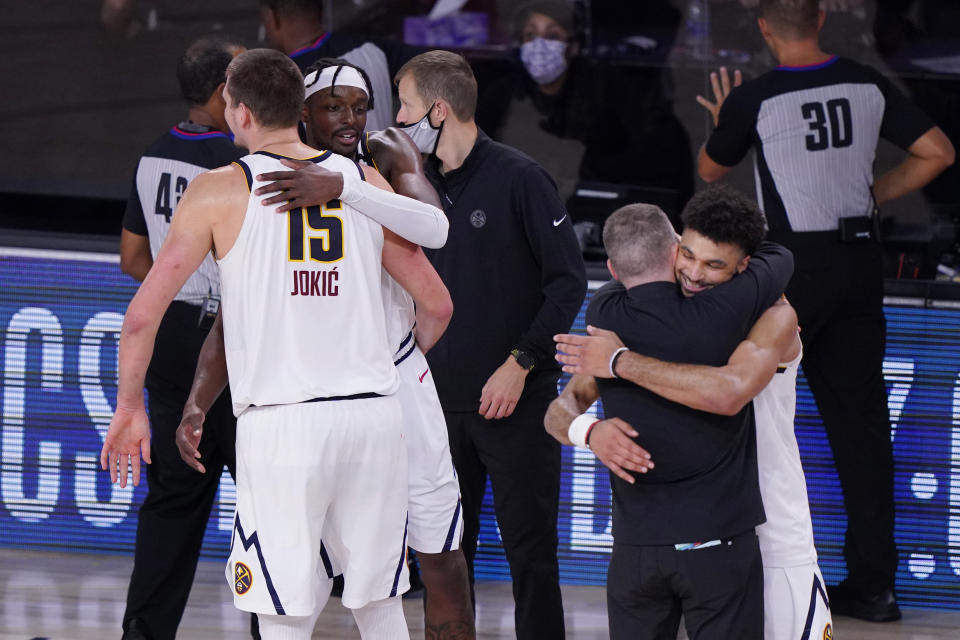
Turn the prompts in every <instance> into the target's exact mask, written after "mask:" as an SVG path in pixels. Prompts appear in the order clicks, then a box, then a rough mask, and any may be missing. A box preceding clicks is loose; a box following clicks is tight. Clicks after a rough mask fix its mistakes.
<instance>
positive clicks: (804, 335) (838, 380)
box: [770, 232, 897, 595]
mask: <svg viewBox="0 0 960 640" xmlns="http://www.w3.org/2000/svg"><path fill="white" fill-rule="evenodd" d="M770 239H771V240H774V241H776V242H781V243H782V244H783V245H784V246H786V247H787V248H789V249H790V250H791V251H793V253H794V259H795V265H796V266H795V271H794V274H793V278H792V279H791V281H790V284H789V286H788V288H787V292H786V293H787V298H788V299H789V300H790V302H791V304H793V306H794V307H795V308H796V310H797V315H798V317H799V322H800V337H801V339H802V340H803V370H804V373H805V374H806V376H807V380H808V381H809V383H810V389H811V391H812V392H813V396H814V398H815V399H816V401H817V407H818V408H819V410H820V415H821V417H822V418H823V423H824V427H825V429H826V432H827V438H828V439H829V441H830V446H831V448H832V449H833V457H834V460H835V462H836V467H837V475H838V476H839V477H840V484H841V487H842V489H843V497H844V502H845V504H846V509H847V534H846V541H845V544H844V549H843V552H844V558H845V559H846V563H847V572H848V581H849V584H850V586H851V588H853V589H854V590H855V591H857V592H859V593H861V594H864V595H874V594H877V593H879V592H881V591H883V590H884V589H890V588H893V586H894V579H895V577H896V570H897V549H896V545H895V543H894V537H893V532H894V502H893V447H892V445H891V442H890V414H889V412H888V409H887V393H886V387H885V386H884V381H883V356H884V349H885V346H886V320H885V318H884V316H883V263H882V255H881V251H880V246H879V245H878V244H876V243H872V242H870V243H863V244H844V243H841V242H839V240H838V237H837V234H836V232H822V233H820V232H817V233H791V234H771V235H770Z"/></svg>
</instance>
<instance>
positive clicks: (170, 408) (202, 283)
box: [123, 122, 243, 640]
mask: <svg viewBox="0 0 960 640" xmlns="http://www.w3.org/2000/svg"><path fill="white" fill-rule="evenodd" d="M242 155H243V154H242V151H241V150H240V149H239V148H238V147H236V146H235V145H234V144H233V141H232V140H231V139H230V137H229V136H227V134H225V133H222V132H220V131H217V130H214V129H211V128H209V127H206V126H202V125H197V124H194V123H191V122H182V123H180V124H179V125H177V126H175V127H173V128H171V129H170V130H169V131H167V132H166V133H164V134H163V135H162V136H160V138H158V139H157V140H156V141H155V142H154V143H153V144H152V145H151V146H150V147H149V148H148V149H147V151H146V153H144V155H143V157H141V158H140V162H139V164H138V165H137V172H136V177H135V179H134V181H135V183H134V186H133V190H132V193H131V195H130V198H129V200H128V202H127V209H126V212H125V213H124V217H123V227H124V229H126V230H127V231H129V232H131V233H135V234H138V235H144V236H148V237H149V240H150V252H151V253H152V254H153V256H154V257H156V255H157V252H158V251H159V249H160V246H161V245H162V244H163V240H164V238H165V237H166V234H167V232H168V231H169V229H170V222H171V220H172V216H173V211H174V209H175V207H176V205H177V201H179V199H180V197H181V196H182V195H183V192H184V191H185V190H186V188H187V185H188V184H189V182H190V181H191V180H192V179H193V178H195V177H196V176H198V175H200V174H201V173H203V172H204V171H207V170H208V169H214V168H217V167H220V166H223V165H227V164H230V163H231V162H233V161H234V160H236V159H237V158H239V157H241V156H242ZM219 296H220V281H219V274H218V272H217V266H216V264H215V263H214V262H213V258H212V256H207V258H206V259H205V260H204V262H203V264H202V265H201V266H200V268H199V269H198V270H197V271H196V272H195V273H194V274H193V275H191V276H190V278H189V280H187V283H186V284H185V285H184V286H183V288H182V289H181V290H180V292H179V293H178V294H177V296H176V299H175V301H174V302H173V303H171V305H170V308H169V310H168V311H167V313H166V314H165V315H164V317H163V320H162V322H161V324H160V328H159V331H158V332H157V339H156V342H155V343H154V350H153V357H152V358H151V360H150V367H149V368H148V369H147V377H146V387H147V392H148V394H149V395H148V403H149V410H150V429H151V438H150V447H151V451H152V453H153V456H152V458H153V462H152V464H150V465H148V466H147V487H148V491H147V497H146V499H145V500H144V502H143V505H142V506H141V507H140V512H139V516H138V519H137V539H136V553H135V556H134V566H133V574H132V575H131V577H130V587H129V589H128V591H127V608H126V611H125V612H124V615H123V628H124V630H125V631H127V630H129V629H130V628H131V627H133V628H135V629H137V630H138V631H140V632H142V633H144V634H146V636H147V637H149V638H151V639H153V640H159V639H164V638H169V639H171V640H172V639H173V638H174V636H175V634H176V630H177V626H178V625H179V624H180V618H181V617H182V616H183V609H184V607H185V606H186V603H187V598H188V596H189V595H190V587H191V585H192V583H193V575H194V573H195V571H196V566H197V560H198V558H199V556H200V546H201V543H202V541H203V533H204V531H205V529H206V525H207V520H208V518H209V516H210V510H211V507H212V505H213V500H214V498H215V497H216V493H217V487H218V485H219V482H220V470H221V469H223V466H224V465H227V467H228V468H229V470H230V472H231V474H232V473H233V470H234V461H235V456H234V440H235V438H236V420H235V419H234V417H233V413H232V410H231V407H230V397H229V392H228V391H225V392H224V394H223V395H222V396H221V397H220V398H219V399H218V400H217V402H216V403H214V405H213V406H212V407H211V409H210V411H209V412H207V415H206V420H205V421H204V430H203V436H202V438H201V441H200V447H199V450H200V452H201V455H202V458H201V462H202V463H203V465H204V466H205V467H206V468H207V469H208V472H207V473H205V474H201V473H198V472H196V471H194V470H193V469H191V468H190V467H188V466H187V465H186V464H184V462H183V461H182V460H181V459H180V454H179V452H178V450H177V446H176V430H177V427H178V426H179V424H180V418H181V415H182V413H183V407H184V404H185V403H186V401H187V396H188V395H189V393H190V386H191V384H192V382H193V372H194V370H195V369H196V367H197V358H198V356H199V354H200V349H201V347H202V346H203V341H204V339H205V338H206V335H207V329H202V328H200V326H199V321H200V316H201V304H202V303H203V301H204V299H205V298H208V297H215V298H219Z"/></svg>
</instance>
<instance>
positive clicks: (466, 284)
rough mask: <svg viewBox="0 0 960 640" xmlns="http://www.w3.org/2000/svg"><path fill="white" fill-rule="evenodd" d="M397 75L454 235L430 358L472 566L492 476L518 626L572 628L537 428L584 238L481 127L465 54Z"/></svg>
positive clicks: (553, 454)
mask: <svg viewBox="0 0 960 640" xmlns="http://www.w3.org/2000/svg"><path fill="white" fill-rule="evenodd" d="M395 82H396V83H397V87H398V90H399V95H400V111H399V113H398V114H397V120H398V122H403V123H407V124H406V125H402V126H403V128H404V130H405V131H407V132H408V133H409V134H410V136H411V137H412V138H413V139H414V141H415V142H416V143H417V146H418V147H419V148H420V150H421V151H422V152H424V153H427V154H429V157H428V158H427V160H426V174H427V178H428V179H429V180H430V182H431V183H432V184H433V186H434V187H435V188H436V189H437V192H438V193H439V194H440V200H441V203H442V204H443V207H444V211H445V212H446V214H447V217H448V219H449V222H450V231H449V235H448V239H447V244H446V245H445V246H444V247H443V248H442V249H437V250H430V251H427V257H428V258H429V259H430V261H431V262H432V263H433V265H434V267H436V269H437V272H438V273H439V274H440V277H441V278H442V279H443V280H444V283H445V284H446V286H447V288H448V289H449V290H450V294H451V296H452V298H453V303H454V308H455V309H456V310H457V311H456V313H455V314H454V317H453V319H452V320H451V323H450V326H449V328H448V329H447V332H446V333H445V334H444V336H443V337H441V339H440V340H439V341H438V342H437V344H436V346H435V347H434V348H433V349H431V351H430V353H429V354H428V357H427V359H428V362H429V363H430V366H431V369H432V372H433V376H434V380H435V381H436V384H437V392H438V394H439V396H440V402H441V404H442V405H443V410H444V414H445V417H446V421H447V430H448V434H449V437H450V452H451V454H452V455H453V461H454V465H455V466H456V468H457V475H458V478H459V480H460V491H461V497H462V503H463V517H464V537H463V549H464V554H465V555H466V558H467V562H468V565H469V566H470V568H471V577H472V566H473V558H474V557H475V555H476V552H477V536H478V533H479V520H480V507H481V504H482V501H483V495H484V490H485V488H486V481H487V477H488V475H489V477H490V480H491V483H492V486H493V500H494V508H495V511H496V515H497V521H498V523H499V525H500V534H501V538H502V540H503V546H504V549H505V551H506V555H507V561H508V562H509V563H510V572H511V576H512V578H513V593H514V600H515V602H516V614H515V621H516V633H517V637H518V638H562V637H563V635H564V627H563V607H562V603H561V598H560V586H559V569H558V565H557V528H556V524H557V508H558V503H559V494H560V445H559V443H557V442H556V441H554V440H553V439H552V438H550V437H549V436H548V435H547V434H546V433H544V431H543V429H542V428H541V426H540V425H541V424H542V421H543V415H544V413H545V411H546V408H547V405H548V404H549V403H550V401H551V400H552V399H553V398H555V397H556V395H557V379H558V378H559V374H560V372H559V369H558V366H557V364H556V362H555V361H554V359H553V352H554V350H553V342H552V336H553V334H555V333H557V332H558V330H563V331H565V330H566V329H567V328H569V327H570V325H571V324H572V322H573V320H574V318H575V317H576V314H577V312H578V311H579V309H580V305H581V303H582V302H583V297H584V294H585V291H586V276H585V273H584V266H583V259H582V257H581V255H580V251H579V248H578V245H577V239H576V236H575V234H574V232H573V226H572V224H571V223H570V220H569V217H568V216H567V213H566V211H565V210H564V208H563V205H562V204H561V202H560V199H559V197H558V196H557V192H556V186H555V185H554V182H553V180H552V179H551V178H550V176H549V174H548V173H547V172H546V171H544V169H543V168H542V167H540V166H539V165H538V164H537V163H536V162H534V161H533V160H531V159H530V158H528V157H527V156H525V155H523V154H521V153H518V152H517V151H515V150H514V149H512V148H510V147H507V146H505V145H502V144H499V143H496V142H493V141H492V140H490V138H488V137H487V136H486V134H484V133H483V132H482V131H481V130H480V129H479V128H478V127H477V125H476V123H475V122H474V112H475V109H476V101H477V84H476V80H475V78H474V75H473V72H472V70H471V69H470V66H469V64H468V63H467V62H466V60H464V59H463V57H461V56H459V55H457V54H454V53H450V52H448V51H429V52H427V53H423V54H421V55H419V56H416V57H414V58H412V59H411V60H410V61H409V62H408V63H407V64H405V65H404V66H403V67H401V69H400V71H399V72H398V73H397V75H396V78H395ZM492 308H493V309H495V311H494V313H491V309H492Z"/></svg>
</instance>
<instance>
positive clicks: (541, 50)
mask: <svg viewBox="0 0 960 640" xmlns="http://www.w3.org/2000/svg"><path fill="white" fill-rule="evenodd" d="M512 34H513V37H514V40H515V41H516V42H517V43H518V45H519V47H520V49H519V58H520V62H521V63H522V69H521V65H517V68H516V72H515V73H514V74H509V75H505V76H501V77H500V79H499V81H494V82H491V83H489V84H488V85H487V86H486V87H484V88H483V90H482V91H481V97H480V103H479V108H478V118H477V121H478V124H479V125H480V127H481V128H483V129H484V130H485V131H488V132H489V133H490V135H492V136H493V137H494V138H495V139H497V140H499V141H501V142H504V143H506V144H510V145H512V146H515V147H517V148H519V149H520V150H521V151H524V152H526V153H528V154H530V155H531V156H533V158H534V159H536V160H537V161H538V162H540V163H542V164H543V166H544V167H545V168H546V169H547V170H548V171H549V172H550V173H551V175H553V177H554V179H555V180H556V181H557V183H558V187H559V191H560V195H561V197H563V198H566V197H569V196H570V195H572V194H573V191H574V187H575V185H576V183H577V182H578V181H591V182H607V183H615V184H629V185H638V186H649V187H656V188H660V189H669V190H671V191H674V192H676V193H677V210H676V211H670V212H668V213H670V214H671V215H672V214H679V209H680V208H682V205H683V204H684V203H686V201H687V200H688V199H689V198H690V196H691V195H692V194H693V159H692V154H691V152H690V140H689V138H688V137H687V134H686V131H685V130H684V128H683V125H681V123H680V121H679V120H678V119H677V118H676V116H675V115H674V114H673V104H672V101H671V98H670V95H669V90H668V89H667V88H666V87H667V85H668V84H669V83H668V81H667V79H666V78H665V77H664V76H663V75H662V71H661V70H660V69H659V68H656V67H653V66H640V65H639V64H638V65H635V66H624V65H615V64H613V63H610V62H606V61H598V60H594V59H590V58H588V57H587V56H585V55H582V54H581V46H582V43H581V34H580V29H579V28H578V26H577V24H576V21H575V16H574V12H573V7H572V6H571V4H570V3H568V2H564V1H563V0H534V1H531V2H526V3H524V4H522V5H521V6H520V7H519V8H518V9H517V11H516V13H515V14H514V19H513V23H512ZM571 213H572V215H573V216H574V218H576V212H575V211H572V212H571Z"/></svg>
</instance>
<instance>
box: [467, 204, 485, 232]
mask: <svg viewBox="0 0 960 640" xmlns="http://www.w3.org/2000/svg"><path fill="white" fill-rule="evenodd" d="M470 224H472V225H473V226H474V227H476V228H477V229H479V228H480V227H482V226H483V225H485V224H487V214H485V213H484V212H483V210H482V209H477V210H476V211H474V212H473V213H471V214H470Z"/></svg>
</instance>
